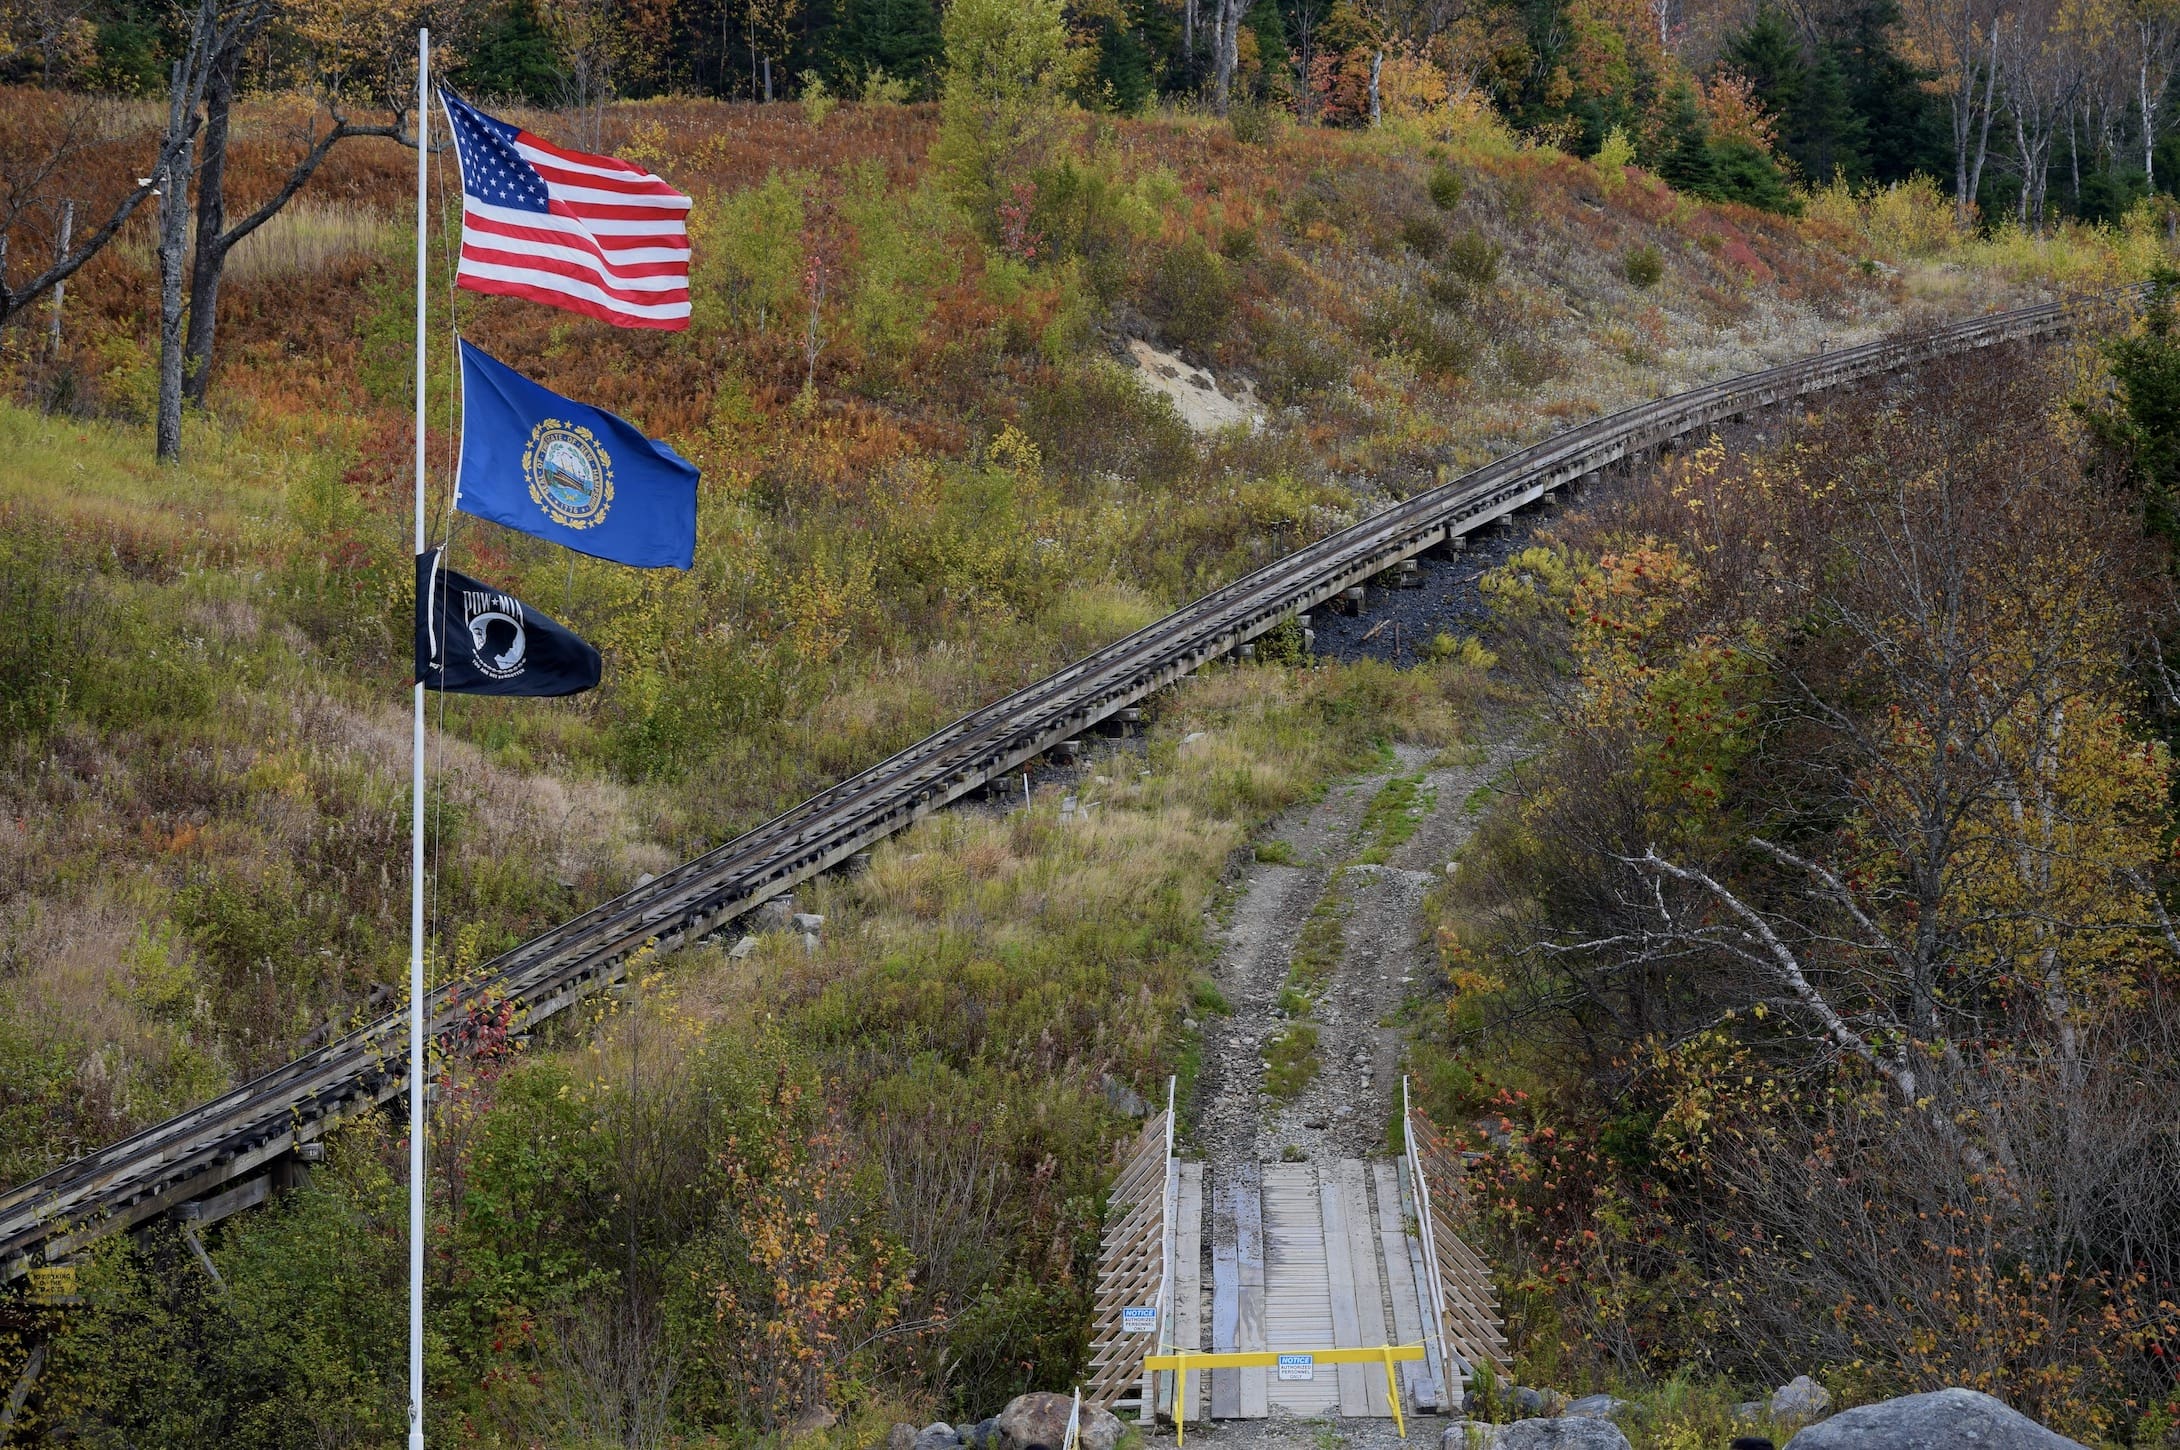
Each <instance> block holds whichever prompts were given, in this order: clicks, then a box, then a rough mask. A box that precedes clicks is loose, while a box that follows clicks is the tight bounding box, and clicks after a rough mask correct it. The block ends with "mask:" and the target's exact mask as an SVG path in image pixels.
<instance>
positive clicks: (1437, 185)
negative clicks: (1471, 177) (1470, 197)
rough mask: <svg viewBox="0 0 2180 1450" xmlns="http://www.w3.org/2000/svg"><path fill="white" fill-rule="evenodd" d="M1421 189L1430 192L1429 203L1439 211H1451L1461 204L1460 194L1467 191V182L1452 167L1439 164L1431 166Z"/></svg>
mask: <svg viewBox="0 0 2180 1450" xmlns="http://www.w3.org/2000/svg"><path fill="white" fill-rule="evenodd" d="M1423 189H1424V190H1425V191H1427V192H1429V193H1430V197H1431V205H1433V206H1435V207H1437V208H1438V209H1439V210H1440V211H1452V210H1453V209H1454V208H1455V207H1457V206H1459V205H1460V204H1461V198H1462V196H1463V195H1464V194H1465V193H1466V192H1467V191H1468V183H1467V182H1465V181H1463V180H1462V179H1461V174H1460V173H1459V172H1457V171H1455V170H1454V169H1453V168H1452V167H1450V166H1444V165H1440V166H1434V167H1432V168H1431V174H1430V176H1429V177H1428V178H1426V179H1425V180H1424V183H1423Z"/></svg>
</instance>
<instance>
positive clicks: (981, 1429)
mask: <svg viewBox="0 0 2180 1450" xmlns="http://www.w3.org/2000/svg"><path fill="white" fill-rule="evenodd" d="M962 1438H963V1439H965V1440H967V1441H968V1442H969V1450H993V1447H994V1446H995V1445H997V1444H998V1443H999V1417H998V1416H997V1415H988V1416H986V1417H985V1418H984V1419H981V1420H979V1421H977V1422H976V1423H975V1424H974V1425H971V1426H970V1427H969V1428H968V1429H966V1430H964V1431H962Z"/></svg>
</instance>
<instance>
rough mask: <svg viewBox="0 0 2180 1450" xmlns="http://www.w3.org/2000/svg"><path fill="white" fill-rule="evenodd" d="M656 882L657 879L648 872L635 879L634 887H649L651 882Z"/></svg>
mask: <svg viewBox="0 0 2180 1450" xmlns="http://www.w3.org/2000/svg"><path fill="white" fill-rule="evenodd" d="M656 880H658V877H656V876H653V875H652V874H651V873H650V872H648V871H646V872H644V873H643V874H642V875H640V876H638V877H637V878H636V885H637V886H638V887H644V886H649V885H650V884H651V883H652V882H654V881H656Z"/></svg>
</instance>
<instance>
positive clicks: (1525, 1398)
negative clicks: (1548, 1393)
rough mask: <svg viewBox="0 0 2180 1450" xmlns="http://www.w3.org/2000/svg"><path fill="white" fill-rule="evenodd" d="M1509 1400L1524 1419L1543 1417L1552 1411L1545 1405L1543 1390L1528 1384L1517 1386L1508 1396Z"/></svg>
mask: <svg viewBox="0 0 2180 1450" xmlns="http://www.w3.org/2000/svg"><path fill="white" fill-rule="evenodd" d="M1507 1401H1508V1403H1509V1404H1511V1405H1513V1407H1514V1409H1515V1410H1516V1411H1517V1412H1518V1413H1519V1414H1520V1416H1521V1418H1522V1419H1524V1420H1536V1419H1542V1418H1543V1417H1544V1416H1546V1415H1548V1414H1550V1413H1551V1411H1550V1410H1549V1409H1548V1408H1547V1407H1546V1405H1545V1402H1544V1393H1543V1391H1541V1390H1533V1389H1531V1388H1529V1386H1527V1385H1518V1386H1516V1387H1515V1388H1514V1390H1513V1392H1512V1393H1511V1394H1509V1395H1508V1396H1507Z"/></svg>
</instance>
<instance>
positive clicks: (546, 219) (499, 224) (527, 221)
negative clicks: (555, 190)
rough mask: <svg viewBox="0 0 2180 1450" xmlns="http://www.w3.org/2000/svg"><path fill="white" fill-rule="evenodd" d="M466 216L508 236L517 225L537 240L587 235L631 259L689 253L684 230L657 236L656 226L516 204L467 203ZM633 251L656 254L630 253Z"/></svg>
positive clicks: (660, 258) (659, 257) (475, 222)
mask: <svg viewBox="0 0 2180 1450" xmlns="http://www.w3.org/2000/svg"><path fill="white" fill-rule="evenodd" d="M468 219H469V221H470V222H471V223H472V224H474V225H477V226H482V227H488V228H490V229H491V230H494V231H498V232H501V233H502V234H503V235H509V236H511V235H513V234H514V233H513V232H512V231H510V230H508V229H509V228H514V227H520V228H523V229H525V230H527V231H529V232H533V233H535V234H537V236H538V237H539V238H540V239H541V240H542V239H545V238H547V237H553V238H561V237H574V238H578V239H583V238H587V239H588V240H590V241H594V242H596V243H597V244H598V245H599V247H600V248H602V249H603V250H605V251H607V252H610V253H613V254H614V256H615V257H616V258H618V257H627V258H628V259H629V260H632V261H659V260H663V259H665V258H668V257H687V256H688V255H689V238H688V234H687V233H686V232H683V233H682V234H680V235H678V236H659V235H657V234H656V230H657V229H656V228H653V227H641V228H639V227H637V226H636V225H635V224H634V223H631V222H619V221H583V220H580V219H578V218H575V217H566V216H560V215H558V214H556V213H553V212H543V211H524V210H523V209H522V208H520V207H512V206H492V205H489V204H487V203H485V202H477V203H474V204H473V205H471V207H470V208H469V218H468ZM578 245H580V242H578ZM636 253H647V254H648V253H656V254H657V255H656V256H650V255H643V256H636V255H633V254H636ZM609 260H610V259H609Z"/></svg>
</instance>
